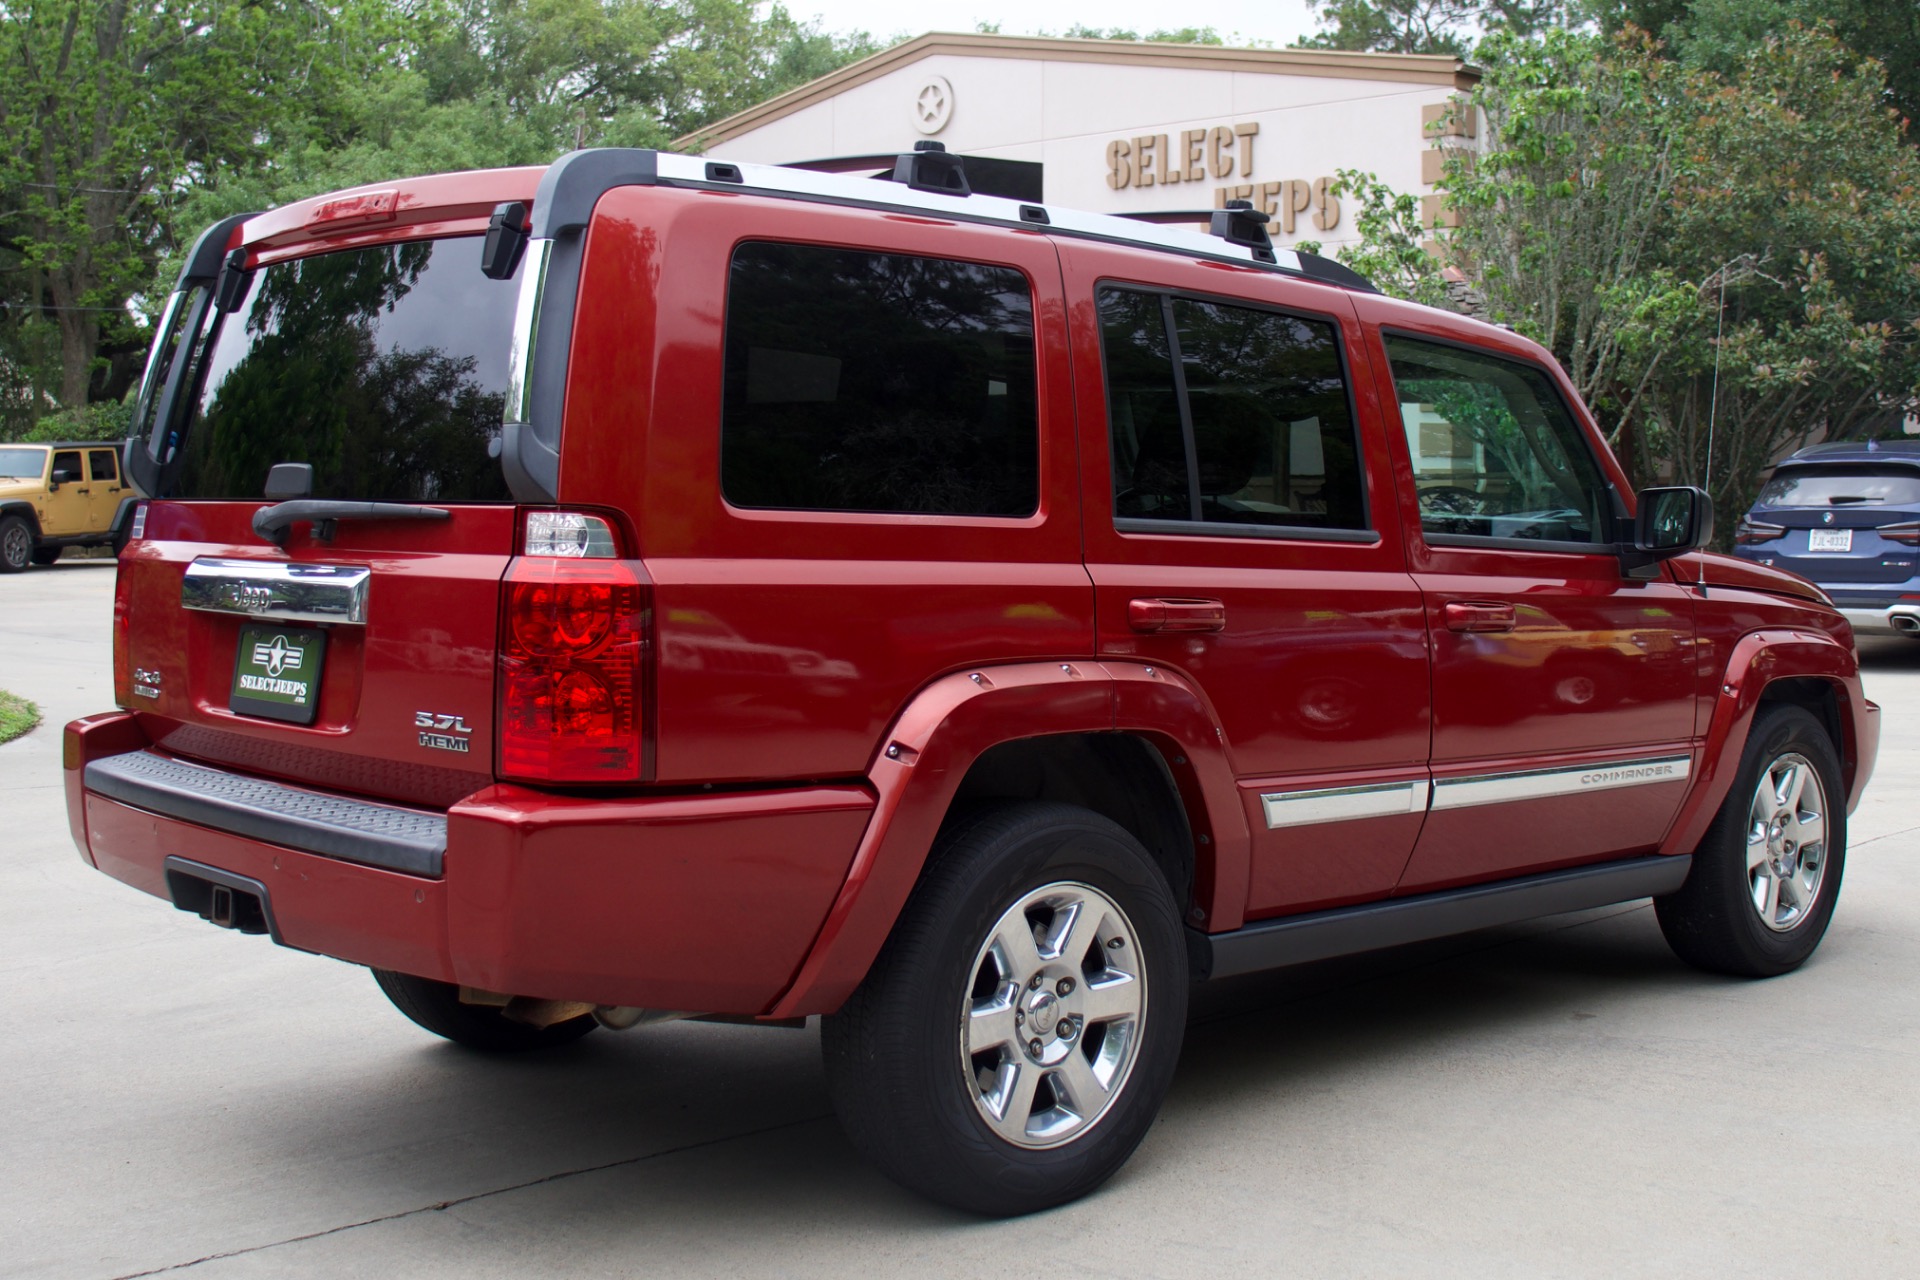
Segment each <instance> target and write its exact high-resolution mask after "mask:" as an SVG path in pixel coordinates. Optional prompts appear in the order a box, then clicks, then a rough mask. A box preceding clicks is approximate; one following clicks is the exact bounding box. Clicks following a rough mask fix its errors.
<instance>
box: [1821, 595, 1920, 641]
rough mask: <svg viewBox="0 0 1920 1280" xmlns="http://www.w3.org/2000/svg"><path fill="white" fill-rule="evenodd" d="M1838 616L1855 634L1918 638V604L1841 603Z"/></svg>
mask: <svg viewBox="0 0 1920 1280" xmlns="http://www.w3.org/2000/svg"><path fill="white" fill-rule="evenodd" d="M1840 616H1841V617H1843V618H1845V619H1846V620H1847V621H1848V622H1849V623H1851V624H1852V625H1853V633H1854V634H1855V635H1857V636H1899V635H1904V636H1913V637H1914V638H1916V639H1920V604H1896V605H1887V606H1884V607H1882V606H1877V605H1876V606H1862V605H1841V606H1840Z"/></svg>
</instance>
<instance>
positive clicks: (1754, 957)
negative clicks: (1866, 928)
mask: <svg viewBox="0 0 1920 1280" xmlns="http://www.w3.org/2000/svg"><path fill="white" fill-rule="evenodd" d="M1795 758H1797V759H1799V760H1803V761H1805V762H1807V763H1808V764H1810V765H1811V766H1812V769H1813V772H1814V774H1815V775H1816V777H1817V779H1818V782H1819V786H1820V792H1821V796H1820V807H1821V808H1823V809H1824V810H1825V812H1824V813H1822V814H1821V815H1820V816H1821V818H1822V819H1823V820H1824V826H1823V828H1822V834H1823V840H1822V844H1823V846H1824V847H1823V848H1822V849H1821V856H1820V870H1819V874H1818V876H1817V878H1816V879H1815V883H1814V885H1813V888H1812V890H1811V892H1810V893H1809V894H1808V895H1807V896H1808V897H1810V898H1811V902H1810V903H1806V904H1803V905H1801V906H1800V907H1799V909H1798V915H1797V916H1796V917H1795V918H1793V919H1792V920H1791V921H1790V922H1788V923H1786V926H1785V927H1782V928H1775V927H1770V926H1769V925H1768V924H1767V923H1766V922H1765V920H1764V919H1763V917H1762V910H1761V906H1760V905H1759V903H1757V902H1756V890H1755V888H1754V885H1755V880H1754V879H1753V873H1752V872H1750V870H1749V866H1748V847H1749V843H1750V839H1751V838H1753V837H1754V836H1755V834H1756V832H1759V833H1760V839H1761V840H1763V841H1774V842H1775V843H1766V844H1764V845H1763V846H1759V847H1764V848H1765V849H1767V850H1768V851H1769V853H1770V854H1771V853H1772V852H1773V851H1775V850H1777V849H1779V848H1781V847H1783V846H1781V845H1780V844H1779V843H1777V842H1778V841H1779V840H1780V839H1781V838H1782V836H1784V835H1785V833H1780V834H1779V835H1775V834H1772V833H1771V831H1770V828H1768V827H1767V825H1766V824H1765V823H1759V824H1758V825H1756V821H1755V818H1754V812H1755V806H1756V804H1757V803H1758V801H1757V797H1758V793H1759V788H1760V785H1761V779H1762V777H1763V775H1766V774H1768V773H1769V772H1770V771H1776V770H1779V769H1783V768H1785V767H1787V766H1789V765H1790V764H1791V763H1792V761H1793V760H1794V759H1795ZM1846 798H1847V793H1846V789H1845V787H1844V785H1843V784H1842V782H1841V777H1840V760H1839V757H1838V756H1837V755H1836V753H1835V751H1834V746H1833V741H1832V739H1831V738H1829V737H1828V736H1827V730H1826V727H1825V726H1824V725H1822V724H1821V723H1820V721H1819V720H1817V719H1815V718H1814V716H1813V715H1812V714H1811V713H1809V712H1807V711H1806V710H1804V709H1802V708H1800V707H1797V706H1792V705H1788V704H1785V703H1775V704H1772V705H1769V706H1765V707H1763V708H1762V709H1761V710H1760V713H1759V714H1758V715H1757V716H1755V717H1754V722H1753V729H1752V732H1751V733H1750V734H1749V735H1748V737H1747V745H1746V749H1745V751H1743V752H1742V753H1741V757H1740V771H1739V773H1738V774H1736V775H1735V777H1734V780H1733V789H1732V790H1730V791H1729V792H1728V793H1727V798H1726V800H1725V801H1724V802H1723V803H1722V804H1721V806H1720V812H1719V813H1718V814H1716V815H1715V816H1714V819H1713V825H1712V826H1710V827H1708V828H1707V834H1706V837H1705V838H1704V839H1703V840H1701V842H1700V847H1699V848H1698V849H1697V850H1695V851H1694V855H1693V868H1692V870H1691V871H1689V872H1688V873H1687V879H1686V882H1685V883H1684V884H1682V885H1681V886H1680V888H1679V889H1677V890H1675V891H1674V892H1673V893H1671V894H1668V895H1667V896H1665V897H1663V898H1655V899H1654V901H1653V906H1654V912H1655V914H1656V915H1657V916H1658V918H1659V921H1660V931H1661V932H1662V933H1663V934H1665V935H1666V938H1667V944H1668V945H1669V946H1671V947H1672V948H1673V950H1674V953H1675V954H1676V955H1678V956H1679V957H1680V958H1681V959H1682V960H1685V961H1686V962H1687V963H1688V964H1690V965H1693V966H1694V967H1695V968H1699V969H1705V970H1707V971H1709V972H1712V973H1725V974H1732V975H1734V976H1736V977H1746V978H1771V977H1774V976H1776V975H1778V974H1782V973H1788V972H1790V971H1792V970H1794V969H1797V968H1799V967H1800V966H1801V965H1802V964H1803V963H1805V962H1806V959H1807V957H1808V956H1810V955H1812V954H1813V951H1814V948H1816V947H1818V946H1819V945H1820V939H1821V938H1822V937H1823V936H1824V935H1825V934H1826V931H1827V924H1828V922H1829V921H1831V920H1832V919H1833V909H1834V905H1835V904H1836V903H1837V902H1838V901H1839V897H1840V880H1841V876H1842V874H1843V873H1844V872H1845V870H1846V861H1847V805H1846ZM1806 803H1807V802H1806V801H1805V800H1804V799H1803V800H1802V801H1801V802H1800V803H1797V804H1795V805H1793V806H1791V807H1792V808H1793V809H1794V810H1795V811H1796V814H1797V813H1798V811H1799V810H1801V809H1802V808H1803V806H1804V805H1805V804H1806ZM1792 834H1794V835H1797V834H1800V831H1799V829H1798V828H1797V827H1796V828H1795V830H1794V832H1793V833H1792ZM1806 843H1807V845H1808V846H1811V845H1812V843H1813V842H1812V841H1810V840H1809V841H1807V842H1806ZM1804 852H1805V850H1804V849H1801V850H1798V851H1797V852H1794V856H1795V857H1796V858H1798V859H1799V861H1798V862H1797V863H1795V864H1793V865H1797V866H1798V868H1799V871H1798V874H1799V875H1800V876H1801V877H1804V876H1805V874H1806V872H1805V861H1804V857H1803V855H1804ZM1769 865H1777V864H1775V863H1773V862H1772V859H1771V857H1769ZM1760 875H1761V878H1762V880H1765V879H1767V878H1770V873H1769V872H1767V871H1765V870H1762V871H1761V872H1760ZM1789 879H1790V883H1792V884H1795V885H1798V884H1800V880H1799V879H1793V878H1791V877H1790V878H1789ZM1773 914H1774V916H1775V917H1776V918H1777V917H1778V916H1779V914H1780V909H1779V908H1775V910H1774V912H1773Z"/></svg>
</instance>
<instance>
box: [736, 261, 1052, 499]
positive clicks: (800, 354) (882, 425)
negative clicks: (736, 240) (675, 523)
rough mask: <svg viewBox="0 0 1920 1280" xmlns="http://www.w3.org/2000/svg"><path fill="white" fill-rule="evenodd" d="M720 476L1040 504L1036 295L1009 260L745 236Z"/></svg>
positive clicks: (829, 489) (826, 492)
mask: <svg viewBox="0 0 1920 1280" xmlns="http://www.w3.org/2000/svg"><path fill="white" fill-rule="evenodd" d="M726 343H727V346H726V382H725V392H724V399H723V405H722V418H721V428H720V485H721V489H722V490H723V492H724V493H725V494H726V498H727V501H728V502H731V503H732V504H734V505H735V506H737V507H759V508H772V509H779V510H795V511H870V512H899V513H917V514H926V515H959V516H1026V515H1032V514H1033V512H1034V511H1036V510H1038V508H1039V504H1040V490H1039V457H1040V441H1039V416H1038V406H1037V393H1036V388H1035V381H1034V369H1035V362H1034V343H1033V296H1032V290H1031V288H1030V287H1029V285H1028V283H1027V279H1026V277H1025V276H1024V275H1022V274H1021V273H1020V272H1018V271H1015V270H1013V269H1012V268H1009V267H995V266H984V265H981V264H979V263H973V262H953V261H948V260H945V259H940V258H919V257H910V256H907V255H904V254H894V253H863V252H857V251H853V250H847V249H827V248H820V247H817V246H813V245H791V244H745V245H742V246H740V248H739V249H738V250H736V251H735V253H734V257H733V266H732V271H731V279H730V282H729V285H728V293H727V338H726Z"/></svg>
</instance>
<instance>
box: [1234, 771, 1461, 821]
mask: <svg viewBox="0 0 1920 1280" xmlns="http://www.w3.org/2000/svg"><path fill="white" fill-rule="evenodd" d="M1431 786H1432V784H1431V783H1429V782H1428V781H1427V780H1426V779H1425V778H1417V779H1412V780H1410V781H1406V782H1383V783H1377V784H1371V785H1367V786H1359V787H1327V788H1324V789H1322V790H1317V791H1276V792H1270V793H1267V794H1264V795H1262V796H1261V797H1260V807H1261V808H1262V809H1263V810H1264V811H1265V812H1266V815H1267V827H1268V828H1269V829H1272V828H1275V827H1304V826H1308V825H1310V824H1312V823H1316V822H1345V821H1347V820H1348V819H1351V818H1388V817H1395V816H1398V815H1400V814H1404V813H1419V812H1421V811H1422V810H1424V809H1425V808H1426V807H1427V793H1428V791H1429V790H1430V788H1431Z"/></svg>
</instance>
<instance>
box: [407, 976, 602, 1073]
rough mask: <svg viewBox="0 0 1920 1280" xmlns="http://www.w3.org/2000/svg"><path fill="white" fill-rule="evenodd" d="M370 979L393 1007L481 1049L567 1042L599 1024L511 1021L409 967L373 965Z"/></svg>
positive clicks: (522, 1048)
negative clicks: (539, 1024)
mask: <svg viewBox="0 0 1920 1280" xmlns="http://www.w3.org/2000/svg"><path fill="white" fill-rule="evenodd" d="M373 978H374V981H376V982H378V983H379V984H380V989H381V990H382V991H384V992H386V993H387V999H389V1000H391V1001H393V1007H394V1008H396V1009H398V1010H399V1011H400V1012H402V1013H404V1014H406V1015H407V1017H409V1018H411V1019H413V1021H414V1022H416V1023H418V1024H419V1025H420V1026H422V1027H425V1028H426V1029H427V1030H428V1031H431V1032H433V1034H435V1035H437V1036H445V1037H446V1038H447V1039H449V1040H451V1041H453V1042H454V1043H455V1044H457V1045H462V1046H464V1047H465V1048H468V1049H478V1050H480V1051H482V1052H484V1053H524V1052H526V1051H527V1050H529V1049H552V1048H556V1047H558V1046H560V1045H563V1044H571V1043H572V1042H573V1041H575V1040H578V1039H579V1038H580V1037H581V1036H584V1035H585V1034H587V1032H589V1031H591V1030H593V1029H594V1027H596V1026H598V1025H599V1024H598V1023H596V1022H595V1021H594V1020H593V1018H592V1017H591V1016H588V1017H580V1018H570V1019H568V1020H567V1021H565V1022H556V1023H554V1024H553V1025H552V1026H550V1027H535V1026H529V1025H528V1024H527V1023H524V1022H516V1021H514V1020H513V1019H512V1018H509V1017H507V1016H506V1015H505V1014H504V1013H501V1012H500V1011H499V1010H498V1009H494V1008H489V1007H488V1006H486V1005H474V1004H462V1003H461V1002H460V988H458V987H456V986H454V985H453V984H451V983H447V982H436V981H434V980H433V979H432V978H416V977H414V976H413V975H412V974H410V973H394V972H392V971H391V970H387V969H375V970H374V971H373Z"/></svg>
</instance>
